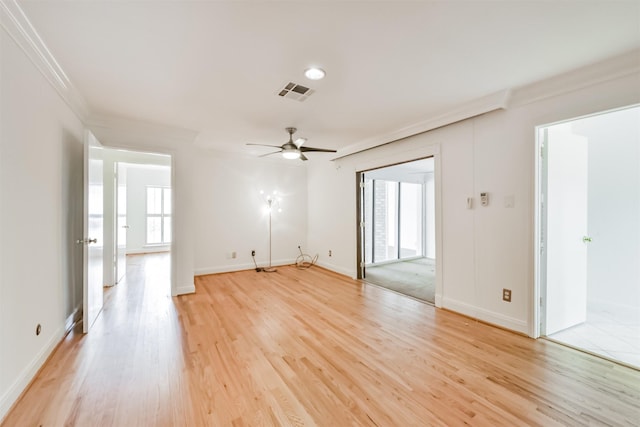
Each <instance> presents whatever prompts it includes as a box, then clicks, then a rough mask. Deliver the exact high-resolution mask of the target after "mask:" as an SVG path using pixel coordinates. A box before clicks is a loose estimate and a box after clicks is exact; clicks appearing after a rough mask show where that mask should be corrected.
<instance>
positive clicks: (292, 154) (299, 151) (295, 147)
mask: <svg viewBox="0 0 640 427" xmlns="http://www.w3.org/2000/svg"><path fill="white" fill-rule="evenodd" d="M296 130H297V129H296V128H294V127H289V128H286V131H287V132H289V141H287V142H285V143H284V144H282V145H267V144H247V145H259V146H261V147H273V148H279V150H278V151H274V152H272V153H267V154H263V155H261V156H259V157H266V156H270V155H272V154H278V153H282V157H284V158H285V159H300V160H309V159H307V156H305V155H304V153H308V152H310V151H316V152H322V153H336V150H327V149H325V148H314V147H303V146H302V144H304V143H305V142H306V141H307V140H306V139H305V138H298V139H296V141H295V142H294V141H293V134H294V133H296Z"/></svg>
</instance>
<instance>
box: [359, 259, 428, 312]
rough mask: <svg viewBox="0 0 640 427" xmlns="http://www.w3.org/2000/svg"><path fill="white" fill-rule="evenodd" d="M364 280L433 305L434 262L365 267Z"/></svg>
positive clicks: (416, 261)
mask: <svg viewBox="0 0 640 427" xmlns="http://www.w3.org/2000/svg"><path fill="white" fill-rule="evenodd" d="M364 280H365V281H367V282H370V283H373V284H375V285H379V286H383V287H385V288H388V289H391V290H393V291H396V292H400V293H402V294H405V295H409V296H412V297H414V298H418V299H421V300H423V301H427V302H430V303H432V304H433V303H434V302H435V289H436V286H435V284H436V261H435V260H434V259H429V258H419V259H416V260H412V261H399V262H395V263H392V264H385V265H376V266H373V267H366V268H365V279H364Z"/></svg>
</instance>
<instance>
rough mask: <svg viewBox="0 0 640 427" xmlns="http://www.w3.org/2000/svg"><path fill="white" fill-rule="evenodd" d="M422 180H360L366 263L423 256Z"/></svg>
mask: <svg viewBox="0 0 640 427" xmlns="http://www.w3.org/2000/svg"><path fill="white" fill-rule="evenodd" d="M424 188H425V187H424V185H423V184H418V183H409V182H397V181H386V180H379V179H368V178H366V177H365V180H364V202H363V203H364V249H365V251H364V258H365V263H366V264H371V263H373V264H375V263H379V262H385V261H392V260H399V259H407V258H415V257H421V256H424V249H423V236H424V230H423V222H424V207H423V200H424V197H423V193H424V191H425V189H424Z"/></svg>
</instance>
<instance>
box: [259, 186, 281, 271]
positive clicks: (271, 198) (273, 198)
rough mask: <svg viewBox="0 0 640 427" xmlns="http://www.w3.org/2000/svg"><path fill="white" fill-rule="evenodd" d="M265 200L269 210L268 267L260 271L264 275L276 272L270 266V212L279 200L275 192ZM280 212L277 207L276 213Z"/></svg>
mask: <svg viewBox="0 0 640 427" xmlns="http://www.w3.org/2000/svg"><path fill="white" fill-rule="evenodd" d="M261 193H262V192H261ZM265 200H266V202H267V205H268V209H269V266H268V267H265V268H263V269H262V270H261V271H264V272H265V273H275V272H276V271H278V270H277V269H276V268H275V267H272V266H271V211H272V210H273V208H274V205H278V204H279V199H276V192H275V191H274V192H273V194H270V195H268V196H267V197H266V199H265ZM280 211H281V209H280V208H279V207H278V212H280Z"/></svg>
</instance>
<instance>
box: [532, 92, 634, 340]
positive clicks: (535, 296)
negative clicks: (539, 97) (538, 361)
mask: <svg viewBox="0 0 640 427" xmlns="http://www.w3.org/2000/svg"><path fill="white" fill-rule="evenodd" d="M638 105H640V104H630V105H625V106H622V107H616V108H611V109H608V110H602V111H597V112H594V113H590V114H584V115H581V116H575V117H570V118H568V119H563V120H557V121H554V122H550V123H544V124H541V125H538V126H536V127H535V130H534V132H535V144H534V150H535V151H534V159H535V167H534V170H535V178H534V237H533V240H534V252H533V258H534V259H533V275H534V286H533V289H532V298H531V301H532V304H533V307H532V310H531V314H532V315H531V320H532V321H531V327H530V334H529V335H530V336H531V337H532V338H540V337H541V336H544V334H545V331H544V328H543V326H542V321H543V319H544V318H545V316H546V307H545V306H546V301H545V298H546V280H545V279H546V268H547V265H546V253H545V240H544V239H545V234H546V218H545V215H544V214H545V211H544V200H545V194H546V187H547V170H546V167H547V165H546V161H545V158H544V156H545V155H546V148H547V147H546V144H545V143H546V134H545V133H543V132H542V130H544V129H546V128H548V127H550V126H554V125H558V124H562V123H568V122H573V121H576V120H581V119H586V118H589V117H595V116H600V115H603V114H609V113H614V112H616V111H622V110H627V109H629V108H634V107H637V106H638Z"/></svg>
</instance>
